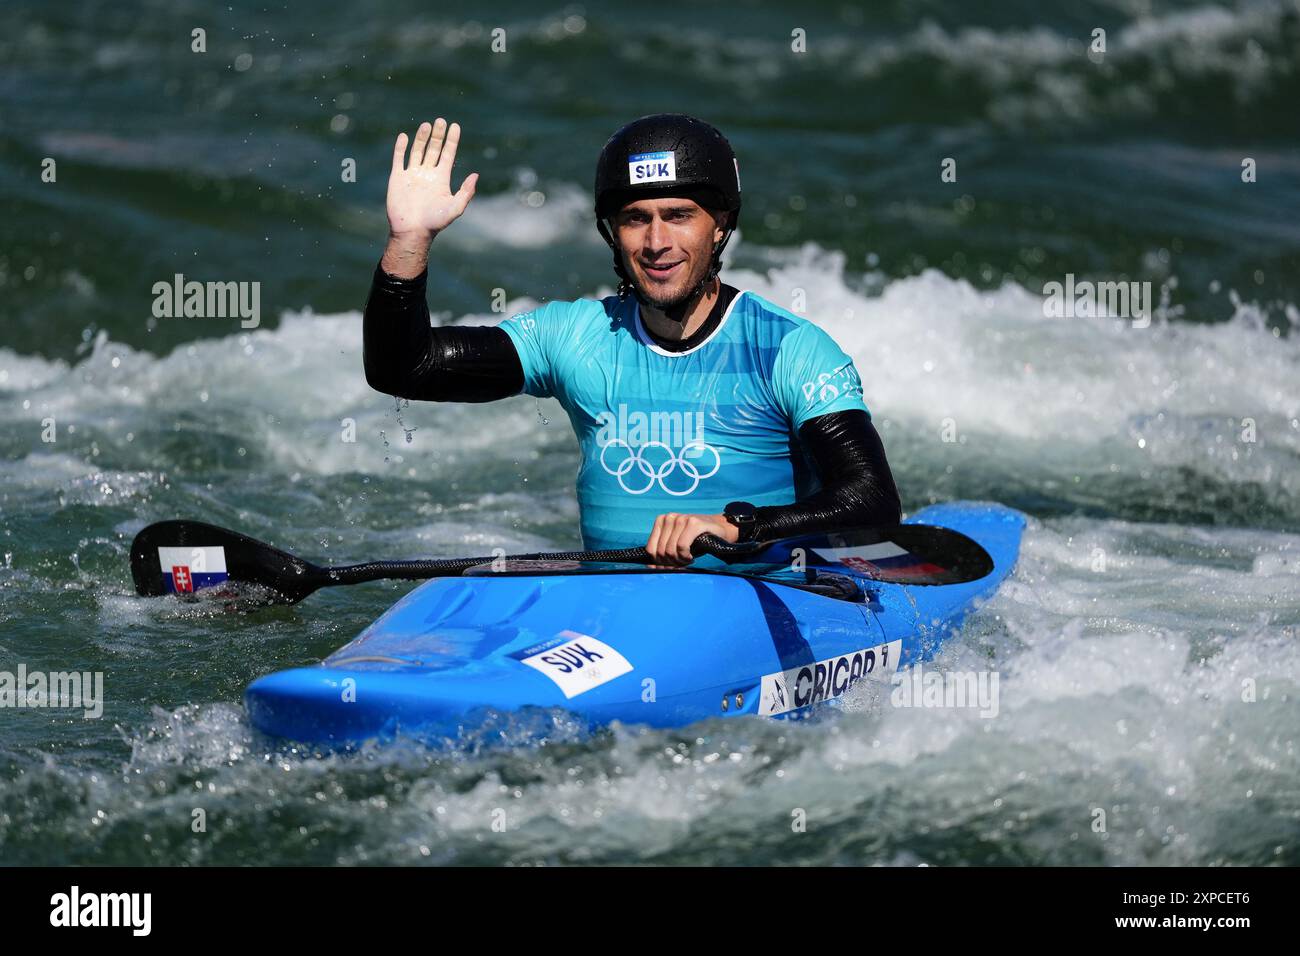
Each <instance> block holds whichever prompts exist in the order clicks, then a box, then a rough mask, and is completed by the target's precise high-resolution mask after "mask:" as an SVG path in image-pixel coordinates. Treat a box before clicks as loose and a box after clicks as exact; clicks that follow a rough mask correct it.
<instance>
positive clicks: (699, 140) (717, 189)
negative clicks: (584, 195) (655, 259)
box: [595, 113, 740, 296]
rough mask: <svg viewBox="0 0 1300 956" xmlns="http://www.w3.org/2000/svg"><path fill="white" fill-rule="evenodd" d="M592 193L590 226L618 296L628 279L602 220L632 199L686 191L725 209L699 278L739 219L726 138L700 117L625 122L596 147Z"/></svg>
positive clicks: (735, 171) (717, 258)
mask: <svg viewBox="0 0 1300 956" xmlns="http://www.w3.org/2000/svg"><path fill="white" fill-rule="evenodd" d="M595 193H596V228H597V229H598V230H599V231H600V234H601V236H602V237H603V238H604V240H605V242H607V243H608V244H609V247H610V249H612V250H613V251H614V271H615V272H617V273H618V277H619V279H620V280H622V281H621V283H620V285H619V295H621V296H625V295H627V292H628V290H629V289H630V288H631V281H630V279H629V278H628V276H627V274H626V272H625V271H624V269H623V262H622V259H621V257H620V255H619V251H618V246H617V245H616V244H615V242H614V237H613V236H612V235H611V234H610V231H609V228H608V226H607V225H606V224H605V220H606V219H608V218H609V217H610V216H612V215H613V214H614V213H616V212H618V210H619V209H621V208H623V206H624V205H626V204H627V203H629V202H633V201H635V200H637V199H641V198H658V197H661V196H686V197H688V198H691V199H694V200H695V201H696V202H698V203H699V204H700V205H701V206H704V207H705V208H709V209H720V210H724V211H726V212H729V213H731V216H730V217H729V219H728V222H727V231H726V235H724V236H723V237H722V240H721V241H720V242H719V243H718V244H717V245H716V246H715V247H714V250H713V264H712V267H711V268H710V270H709V273H708V275H706V276H705V279H704V282H706V283H707V282H709V281H711V280H712V279H713V277H714V276H716V275H717V274H718V271H719V270H720V269H721V268H722V250H723V248H725V247H726V245H727V242H728V240H729V239H730V238H731V233H732V231H733V230H734V229H735V228H736V222H737V221H738V219H739V218H740V167H739V165H738V164H737V162H736V154H735V153H734V152H732V149H731V144H730V143H728V142H727V138H726V137H725V136H723V135H722V134H721V133H719V132H718V131H717V130H716V129H714V128H713V127H712V126H710V125H709V124H708V123H705V122H704V121H703V120H698V119H695V117H693V116H686V115H685V114H683V113H657V114H655V115H654V116H643V117H641V118H640V119H639V120H633V121H632V122H631V123H628V124H627V125H626V126H624V127H623V128H622V129H620V130H619V131H618V132H617V133H615V134H614V135H613V136H611V137H610V138H609V142H607V143H606V144H605V148H604V149H602V150H601V151H600V159H599V160H597V162H596V190H595ZM701 285H703V283H702V284H701Z"/></svg>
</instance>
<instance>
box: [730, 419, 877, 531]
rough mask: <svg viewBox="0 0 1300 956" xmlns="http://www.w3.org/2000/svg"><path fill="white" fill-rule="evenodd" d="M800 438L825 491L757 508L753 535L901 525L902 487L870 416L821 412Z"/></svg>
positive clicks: (805, 423)
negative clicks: (886, 456) (782, 503)
mask: <svg viewBox="0 0 1300 956" xmlns="http://www.w3.org/2000/svg"><path fill="white" fill-rule="evenodd" d="M799 441H800V442H801V443H802V444H803V447H804V449H805V451H807V453H808V457H809V458H810V459H811V460H812V464H813V467H814V468H815V469H816V470H817V477H818V478H819V479H820V480H821V485H822V487H821V490H820V491H817V492H816V493H814V494H812V495H810V496H808V497H807V498H804V499H803V500H801V501H796V502H795V503H794V504H792V505H774V506H770V507H766V508H756V509H755V530H754V532H753V534H752V535H751V537H752V538H753V539H755V540H760V541H763V540H766V541H771V540H773V539H776V538H793V537H796V536H798V535H804V534H819V533H822V532H825V531H833V530H835V529H836V528H848V527H861V526H864V525H865V526H870V527H887V526H890V525H896V524H898V522H899V519H900V517H901V516H902V508H901V506H900V504H899V500H898V489H897V488H895V487H894V476H893V474H891V473H890V470H889V462H888V461H886V460H885V447H884V445H883V444H882V443H881V441H880V435H879V434H878V433H877V432H876V426H875V425H873V424H871V416H870V415H868V414H867V413H866V412H865V411H856V410H855V411H849V412H832V413H831V414H829V415H819V416H818V417H816V418H813V419H810V420H809V421H806V422H804V424H803V427H802V428H800V429H799Z"/></svg>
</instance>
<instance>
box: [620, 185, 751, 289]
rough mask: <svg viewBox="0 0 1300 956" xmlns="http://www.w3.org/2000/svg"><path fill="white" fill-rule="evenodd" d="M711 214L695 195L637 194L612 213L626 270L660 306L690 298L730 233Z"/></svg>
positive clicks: (717, 214) (719, 218) (639, 287)
mask: <svg viewBox="0 0 1300 956" xmlns="http://www.w3.org/2000/svg"><path fill="white" fill-rule="evenodd" d="M723 218H724V214H723V213H713V212H710V211H709V210H707V209H705V208H704V207H703V206H701V205H700V204H699V203H697V202H695V200H693V199H685V198H678V197H666V198H663V199H639V200H637V201H636V202H631V203H628V204H627V205H626V206H624V207H623V208H622V209H620V210H619V211H618V212H616V213H615V214H614V216H613V221H614V236H615V238H616V240H617V242H618V244H619V248H620V249H621V251H622V256H623V261H624V263H625V264H626V267H627V271H628V274H629V275H630V276H631V277H632V281H633V283H635V285H636V287H637V289H638V290H639V291H640V292H641V295H642V296H644V297H645V299H646V301H648V302H649V303H650V304H651V305H653V306H654V307H655V308H657V309H661V310H663V309H670V308H672V307H673V306H676V305H680V304H681V303H682V302H684V301H686V299H687V297H688V296H689V295H690V293H691V291H692V290H693V289H694V288H695V287H696V286H697V285H699V283H700V280H701V279H703V278H704V276H705V274H706V273H707V272H708V271H709V265H710V263H711V262H712V260H713V247H714V245H715V244H716V243H718V242H721V241H722V237H723V236H724V235H726V233H725V231H724V230H723V228H722V226H721V225H720V224H719V223H720V221H721V220H723Z"/></svg>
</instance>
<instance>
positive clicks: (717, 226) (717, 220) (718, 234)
mask: <svg viewBox="0 0 1300 956" xmlns="http://www.w3.org/2000/svg"><path fill="white" fill-rule="evenodd" d="M729 222H731V213H729V212H727V211H726V210H722V211H715V212H714V213H713V242H714V243H715V244H716V243H719V242H721V241H722V237H723V236H725V235H726V234H727V223H729Z"/></svg>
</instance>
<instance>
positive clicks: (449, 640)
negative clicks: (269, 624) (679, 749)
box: [245, 502, 1025, 744]
mask: <svg viewBox="0 0 1300 956" xmlns="http://www.w3.org/2000/svg"><path fill="white" fill-rule="evenodd" d="M907 523H917V524H928V525H937V526H940V527H944V528H950V529H952V530H954V531H958V532H961V533H962V534H964V535H966V536H967V537H969V538H970V539H973V540H974V541H975V542H977V543H978V544H979V545H981V546H982V547H983V548H984V549H985V551H987V552H988V556H989V557H991V558H992V565H993V566H992V570H991V571H989V572H988V573H987V574H984V575H983V576H982V577H980V578H979V579H978V580H973V581H966V582H964V583H957V584H941V585H916V584H892V583H889V584H886V583H881V582H879V581H875V580H872V579H871V577H870V576H868V574H867V573H865V572H864V571H863V569H864V568H865V567H868V566H869V565H864V564H863V562H862V559H861V556H860V555H855V554H854V553H852V552H853V549H851V548H850V549H836V548H831V547H821V548H812V549H809V551H808V552H807V554H806V556H805V560H806V562H807V563H808V565H809V566H810V567H811V569H812V571H815V572H817V573H816V582H815V583H814V584H811V585H809V584H807V583H806V582H808V581H809V580H810V579H811V577H812V575H811V574H810V573H809V572H805V573H804V574H802V575H798V576H795V575H792V576H791V577H790V578H789V580H785V579H783V578H782V576H781V575H772V574H767V575H757V574H755V575H745V574H743V573H738V572H737V570H736V569H727V568H714V569H710V568H698V569H691V570H689V571H654V570H650V569H646V568H643V567H636V566H618V565H610V566H605V567H600V566H597V567H576V568H568V567H564V568H548V567H537V568H529V567H527V566H525V567H524V569H523V570H522V571H520V570H519V569H517V568H516V569H511V572H510V573H504V574H495V573H483V574H470V575H468V576H464V577H453V578H439V579H435V580H431V581H428V582H426V583H425V584H422V585H420V586H419V587H417V588H415V589H414V590H412V591H411V592H410V593H409V594H407V595H406V596H405V597H404V598H402V599H401V600H400V601H398V602H397V603H396V604H395V605H393V607H392V608H390V609H389V610H388V611H387V612H386V613H385V614H384V615H383V616H382V617H380V618H379V619H378V620H377V621H375V622H374V623H373V624H371V625H370V626H369V627H368V628H366V630H365V631H364V632H362V633H361V634H360V635H359V636H358V637H357V638H356V639H355V640H353V641H352V642H351V643H349V644H347V645H346V646H345V647H343V648H341V649H339V650H338V651H336V652H335V653H334V654H332V655H330V656H329V657H328V658H327V659H326V660H325V661H323V662H322V663H321V664H320V665H318V666H315V667H304V668H296V669H293V670H287V671H280V672H278V673H273V674H269V675H267V676H266V677H262V678H260V679H259V680H257V681H255V682H254V683H253V684H252V685H251V686H250V687H249V688H248V690H247V692H246V694H245V702H246V704H247V707H248V713H249V717H250V719H251V720H252V723H253V725H254V726H255V727H256V728H258V729H259V730H261V731H263V732H264V733H267V734H271V735H274V736H277V737H284V738H290V739H293V740H298V741H304V742H310V743H319V744H331V743H333V744H348V743H353V742H359V741H363V740H368V739H371V738H389V737H394V736H397V735H401V736H404V737H405V736H410V737H416V738H425V739H439V740H445V739H448V738H451V739H455V738H457V737H458V736H460V735H462V734H464V733H465V732H467V731H469V730H472V729H473V728H474V727H475V726H476V725H482V724H483V723H484V722H485V721H487V720H490V719H492V718H494V717H500V716H501V715H510V714H528V715H532V716H536V715H542V716H543V717H544V718H545V717H550V718H552V719H562V720H565V721H567V722H569V724H570V725H571V724H572V722H573V721H574V720H575V719H576V720H577V721H579V722H580V723H581V724H585V725H586V726H588V727H590V728H593V729H594V728H598V727H600V726H603V725H607V724H609V723H612V722H614V721H621V722H623V723H629V724H646V725H650V726H655V727H676V726H684V725H687V724H691V723H694V722H696V721H699V720H704V719H706V718H717V717H724V718H734V717H740V716H749V715H760V716H765V717H799V716H804V715H806V714H807V713H809V712H810V711H811V710H812V709H813V708H814V707H815V706H816V705H819V704H823V703H825V702H828V701H832V700H835V699H836V698H839V697H842V696H843V695H844V694H845V693H847V692H848V690H849V688H851V687H852V686H854V685H855V684H856V683H857V682H859V681H861V680H886V681H888V680H889V679H890V677H891V676H892V675H893V674H894V673H895V672H896V671H897V670H898V669H899V668H902V667H907V666H909V665H910V664H913V663H915V662H917V661H923V660H927V659H929V658H930V657H932V656H933V655H934V654H935V652H936V651H937V650H938V648H939V646H940V644H941V643H942V641H943V639H944V638H945V637H946V636H948V635H949V634H951V633H952V632H953V631H954V629H955V628H956V627H957V626H958V625H959V624H960V623H961V622H962V620H963V619H964V618H965V616H966V615H967V614H968V613H969V612H970V611H971V610H972V609H973V608H974V607H975V606H976V605H977V603H978V602H979V601H980V599H982V598H984V597H986V596H988V595H989V594H990V593H991V592H992V591H993V590H995V589H996V588H997V586H998V585H999V584H1000V583H1001V582H1002V580H1003V579H1004V578H1006V576H1007V575H1008V574H1009V573H1010V572H1011V570H1012V568H1013V566H1014V565H1015V562H1016V558H1017V556H1018V554H1019V551H1020V538H1021V534H1022V532H1023V530H1024V524H1025V519H1024V515H1023V514H1021V513H1020V512H1018V511H1014V510H1012V509H1010V508H1006V507H1003V506H1001V505H996V504H985V503H970V502H955V503H950V504H943V505H934V506H931V507H929V508H926V509H924V510H922V511H920V512H918V513H917V514H915V515H913V516H912V517H911V518H910V519H908V522H907ZM864 553H865V552H864ZM879 553H880V552H879V548H877V549H876V551H874V552H872V553H871V555H878V554H879ZM871 555H868V557H870V556H871ZM875 560H879V559H878V558H875ZM575 564H576V563H575ZM543 722H544V721H543Z"/></svg>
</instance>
